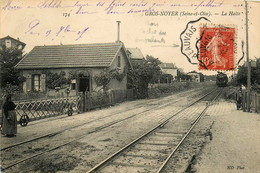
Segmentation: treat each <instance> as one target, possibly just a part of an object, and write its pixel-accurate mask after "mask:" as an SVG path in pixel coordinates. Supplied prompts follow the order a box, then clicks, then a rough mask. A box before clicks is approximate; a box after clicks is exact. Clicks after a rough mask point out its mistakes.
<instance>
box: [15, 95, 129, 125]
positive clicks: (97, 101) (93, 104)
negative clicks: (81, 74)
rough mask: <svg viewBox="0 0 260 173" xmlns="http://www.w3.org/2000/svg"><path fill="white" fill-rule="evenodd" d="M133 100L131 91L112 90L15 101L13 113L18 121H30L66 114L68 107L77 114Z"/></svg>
mask: <svg viewBox="0 0 260 173" xmlns="http://www.w3.org/2000/svg"><path fill="white" fill-rule="evenodd" d="M133 98H134V93H133V90H113V91H111V92H109V93H86V94H82V95H80V96H73V97H65V98H55V99H37V100H27V101H24V100H22V101H15V104H16V108H15V111H16V114H17V119H18V120H19V119H20V118H21V116H23V115H27V116H28V117H29V119H30V120H31V121H32V120H37V119H42V118H47V117H53V116H58V115H63V114H66V113H67V111H68V109H69V107H72V109H73V112H77V113H79V112H86V111H89V110H92V109H95V108H100V107H106V106H110V105H114V104H116V103H120V102H123V101H126V100H132V99H133Z"/></svg>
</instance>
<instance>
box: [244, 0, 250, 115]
mask: <svg viewBox="0 0 260 173" xmlns="http://www.w3.org/2000/svg"><path fill="white" fill-rule="evenodd" d="M245 8H246V60H247V97H246V98H247V100H246V107H247V112H250V88H251V64H250V61H249V48H248V10H247V0H245Z"/></svg>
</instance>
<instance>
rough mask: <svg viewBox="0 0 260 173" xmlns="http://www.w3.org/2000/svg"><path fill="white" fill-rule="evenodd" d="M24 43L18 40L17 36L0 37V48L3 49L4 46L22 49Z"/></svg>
mask: <svg viewBox="0 0 260 173" xmlns="http://www.w3.org/2000/svg"><path fill="white" fill-rule="evenodd" d="M25 45H26V44H25V43H23V42H21V41H20V40H19V38H17V39H14V38H12V37H10V36H9V35H8V36H6V37H4V38H0V50H1V49H3V48H4V47H6V48H7V49H10V48H17V49H20V50H23V49H24V47H25Z"/></svg>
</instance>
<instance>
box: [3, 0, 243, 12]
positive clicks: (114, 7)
mask: <svg viewBox="0 0 260 173" xmlns="http://www.w3.org/2000/svg"><path fill="white" fill-rule="evenodd" d="M68 3H71V4H68ZM223 4H224V0H207V1H204V0H202V1H197V2H195V3H194V2H183V3H174V2H171V1H169V2H160V3H159V2H156V1H149V0H142V1H139V2H138V1H137V2H136V1H126V0H101V1H97V2H93V1H91V2H86V1H72V2H69V1H62V0H43V1H38V2H37V1H35V2H34V3H32V4H31V5H30V4H29V3H27V4H24V3H22V2H21V1H13V0H9V1H7V2H6V3H5V4H3V6H2V10H3V11H16V10H21V9H39V10H44V9H54V10H55V9H64V10H67V12H69V13H72V14H74V15H89V14H96V13H105V14H108V15H109V14H110V15H111V14H132V13H144V12H147V11H155V10H162V9H167V8H168V9H169V8H170V9H172V8H180V7H183V8H189V9H191V10H198V9H202V8H219V7H221V6H222V5H223ZM233 6H234V7H240V6H242V4H241V3H238V4H234V5H233Z"/></svg>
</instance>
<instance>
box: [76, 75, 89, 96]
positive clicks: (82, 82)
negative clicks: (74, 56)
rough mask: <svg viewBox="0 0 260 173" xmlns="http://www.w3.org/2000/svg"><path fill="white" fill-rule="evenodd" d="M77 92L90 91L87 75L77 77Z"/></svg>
mask: <svg viewBox="0 0 260 173" xmlns="http://www.w3.org/2000/svg"><path fill="white" fill-rule="evenodd" d="M78 91H79V92H83V93H85V92H86V91H87V92H89V91H90V82H89V77H81V78H79V89H78Z"/></svg>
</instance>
